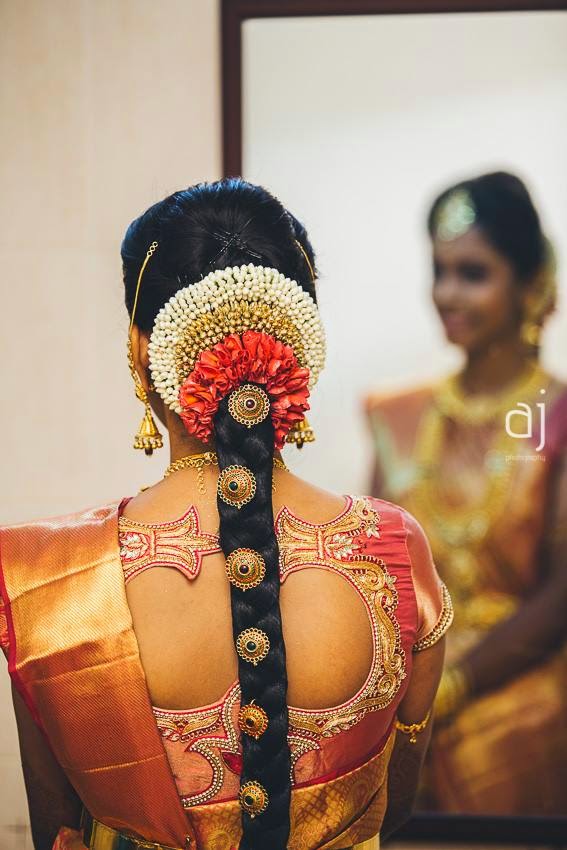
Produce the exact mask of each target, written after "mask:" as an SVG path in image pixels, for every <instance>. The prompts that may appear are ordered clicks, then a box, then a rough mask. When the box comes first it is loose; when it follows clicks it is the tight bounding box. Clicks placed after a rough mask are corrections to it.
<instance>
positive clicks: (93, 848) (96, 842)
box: [81, 809, 380, 850]
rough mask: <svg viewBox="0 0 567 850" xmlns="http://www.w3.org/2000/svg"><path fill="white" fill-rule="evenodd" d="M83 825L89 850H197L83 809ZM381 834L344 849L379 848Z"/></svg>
mask: <svg viewBox="0 0 567 850" xmlns="http://www.w3.org/2000/svg"><path fill="white" fill-rule="evenodd" d="M81 826H82V827H83V828H84V832H83V844H84V845H85V847H88V850H196V848H194V847H193V843H192V842H191V839H189V838H188V839H187V841H186V843H185V847H169V846H168V845H166V844H160V843H159V842H158V841H144V839H142V838H132V837H131V836H130V835H125V834H124V833H123V832H119V831H118V830H117V829H113V828H112V827H111V826H105V824H103V823H101V822H100V821H99V820H95V819H94V818H93V817H91V815H90V814H89V813H88V812H87V810H86V809H83V815H82V818H81ZM379 848H380V839H379V836H377V835H376V836H375V837H374V838H371V839H369V840H368V841H362V842H361V843H360V844H355V845H354V846H353V847H345V848H344V850H379Z"/></svg>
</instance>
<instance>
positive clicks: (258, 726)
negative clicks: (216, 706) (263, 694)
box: [238, 700, 268, 740]
mask: <svg viewBox="0 0 567 850" xmlns="http://www.w3.org/2000/svg"><path fill="white" fill-rule="evenodd" d="M238 728H239V729H240V731H241V732H243V733H244V734H245V735H249V736H250V737H251V738H256V740H258V738H261V737H262V735H263V734H264V732H265V731H266V729H267V728H268V715H267V714H266V712H265V711H264V709H263V708H261V707H260V706H259V705H255V704H254V700H252V702H251V703H249V704H248V705H243V706H242V707H241V709H240V711H239V712H238Z"/></svg>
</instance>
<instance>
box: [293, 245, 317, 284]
mask: <svg viewBox="0 0 567 850" xmlns="http://www.w3.org/2000/svg"><path fill="white" fill-rule="evenodd" d="M295 244H296V245H297V247H298V248H299V250H300V251H301V253H302V254H303V257H304V259H305V262H306V263H307V267H308V269H309V273H310V275H311V280H312V281H313V283H315V272H314V271H313V266H312V265H311V260H310V259H309V257H308V256H307V251H306V250H305V248H304V247H303V245H302V244H301V242H300V241H299V239H296V240H295Z"/></svg>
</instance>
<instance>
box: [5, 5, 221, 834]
mask: <svg viewBox="0 0 567 850" xmlns="http://www.w3.org/2000/svg"><path fill="white" fill-rule="evenodd" d="M0 39H1V42H0V98H1V106H0V112H1V119H0V120H1V124H2V133H1V135H0V140H1V141H0V148H1V156H0V159H1V164H0V199H1V200H0V204H1V213H0V216H1V218H0V252H1V254H0V268H1V270H2V307H1V310H0V358H1V360H0V362H1V364H2V366H1V394H0V397H1V399H2V402H3V404H2V416H1V418H0V440H1V445H2V447H3V456H2V461H1V468H2V489H1V495H0V523H7V522H12V521H18V520H21V519H29V518H34V517H38V516H42V515H43V516H45V515H50V514H56V513H60V512H63V511H67V510H77V509H79V508H81V507H87V506H89V505H91V504H95V503H97V502H99V501H101V500H105V499H113V498H116V497H119V496H121V495H125V494H129V493H133V492H135V491H136V489H137V488H138V487H139V486H140V485H141V484H143V483H148V482H150V481H152V480H155V479H156V478H157V477H158V476H159V472H160V471H161V469H162V467H163V461H162V460H161V459H160V458H159V457H156V458H152V459H151V460H148V459H147V458H146V457H145V456H144V455H143V453H140V452H137V453H135V452H134V451H133V450H132V449H131V448H130V446H131V441H132V438H133V434H134V432H135V430H136V429H137V426H138V423H139V419H140V418H141V413H142V406H141V405H140V404H139V402H137V401H136V399H135V398H134V395H133V392H132V385H131V379H130V376H129V373H128V368H127V362H126V357H125V340H126V331H127V320H126V312H125V309H124V308H123V305H122V290H121V277H120V271H121V270H120V255H119V247H120V241H121V238H122V236H123V233H124V230H125V227H126V226H127V224H128V223H129V222H130V221H131V219H132V218H134V217H135V216H136V215H138V214H139V213H140V212H141V211H142V210H143V209H145V208H146V207H147V206H149V204H151V203H152V202H154V201H156V200H158V199H159V198H161V197H163V196H164V195H165V194H167V193H169V192H170V191H173V190H175V189H179V188H181V187H183V186H186V185H190V184H191V183H194V182H196V181H198V180H202V179H216V178H218V177H219V176H220V169H221V154H220V95H219V44H218V43H219V20H218V3H217V0H160V2H159V3H156V2H151V0H4V2H1V3H0ZM140 455H141V456H140ZM0 668H1V669H0V673H1V674H2V675H0V786H1V788H2V793H0V848H2V850H20V848H28V847H31V841H30V839H29V836H28V835H27V833H28V830H27V810H26V805H25V799H24V790H23V782H22V780H21V772H20V767H19V758H18V752H17V743H16V732H15V726H14V722H13V718H12V711H11V702H10V695H9V685H8V676H7V674H6V673H5V665H4V664H3V659H1V658H0Z"/></svg>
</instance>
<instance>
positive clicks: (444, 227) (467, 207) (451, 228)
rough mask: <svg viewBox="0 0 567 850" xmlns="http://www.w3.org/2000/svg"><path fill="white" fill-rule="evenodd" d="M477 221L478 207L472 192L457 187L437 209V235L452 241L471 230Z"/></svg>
mask: <svg viewBox="0 0 567 850" xmlns="http://www.w3.org/2000/svg"><path fill="white" fill-rule="evenodd" d="M475 221H476V209H475V206H474V202H473V199H472V197H471V195H470V192H468V191H467V190H466V189H456V190H455V191H454V192H451V194H450V195H449V197H448V198H446V199H445V200H444V201H443V202H442V203H441V206H440V208H439V210H438V211H437V215H436V216H435V235H436V236H438V237H439V239H442V240H443V241H444V242H450V241H451V240H453V239H456V238H457V237H458V236H462V235H463V234H464V233H466V232H467V231H468V230H470V229H471V227H472V226H473V225H474V223H475Z"/></svg>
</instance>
